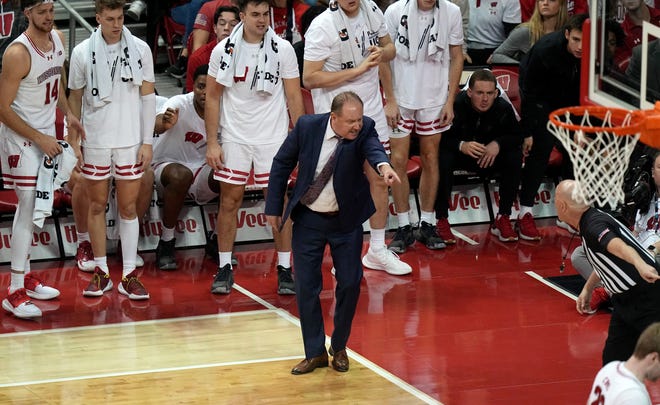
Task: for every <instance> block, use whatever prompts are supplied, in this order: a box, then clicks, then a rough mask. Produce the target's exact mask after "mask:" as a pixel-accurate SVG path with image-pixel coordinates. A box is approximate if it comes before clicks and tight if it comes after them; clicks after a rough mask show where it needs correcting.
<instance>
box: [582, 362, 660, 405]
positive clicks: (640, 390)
mask: <svg viewBox="0 0 660 405" xmlns="http://www.w3.org/2000/svg"><path fill="white" fill-rule="evenodd" d="M591 404H594V405H627V404H635V405H651V398H650V397H649V394H648V392H647V391H646V386H644V384H643V383H642V382H641V381H639V380H638V379H637V377H635V375H634V374H633V373H632V372H630V370H628V369H627V368H626V367H625V365H624V363H623V362H622V361H613V362H611V363H608V364H606V365H605V367H603V368H602V369H601V370H600V371H599V372H598V374H597V375H596V378H595V379H594V384H593V386H592V387H591V393H590V394H589V399H588V400H587V405H591Z"/></svg>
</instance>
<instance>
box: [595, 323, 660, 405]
mask: <svg viewBox="0 0 660 405" xmlns="http://www.w3.org/2000/svg"><path fill="white" fill-rule="evenodd" d="M658 378H660V323H658V322H656V323H653V324H651V325H649V326H648V327H647V328H646V329H644V331H643V332H642V334H641V335H640V336H639V339H638V340H637V344H636V345H635V350H634V352H633V353H632V356H630V357H629V358H628V359H627V360H625V361H613V362H611V363H608V364H606V365H605V366H604V367H603V368H602V369H601V370H600V371H599V372H598V374H597V375H596V378H594V383H593V386H592V387H591V393H590V395H589V399H588V400H587V404H631V405H632V404H636V405H651V397H650V396H649V393H648V391H647V389H646V386H645V385H644V382H645V381H647V380H648V381H649V382H656V381H657V380H658Z"/></svg>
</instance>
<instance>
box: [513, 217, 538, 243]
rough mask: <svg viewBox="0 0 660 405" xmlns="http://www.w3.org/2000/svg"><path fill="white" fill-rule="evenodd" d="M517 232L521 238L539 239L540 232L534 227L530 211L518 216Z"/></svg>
mask: <svg viewBox="0 0 660 405" xmlns="http://www.w3.org/2000/svg"><path fill="white" fill-rule="evenodd" d="M516 225H517V226H518V234H519V235H520V237H521V238H522V239H525V240H541V233H540V232H539V230H538V229H536V224H535V223H534V216H533V215H532V214H530V213H527V214H525V215H523V216H522V218H521V217H518V222H517V224H516Z"/></svg>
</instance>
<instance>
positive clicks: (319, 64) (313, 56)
mask: <svg viewBox="0 0 660 405" xmlns="http://www.w3.org/2000/svg"><path fill="white" fill-rule="evenodd" d="M371 4H372V3H371V2H369V1H367V0H360V1H357V2H352V1H350V0H333V1H331V2H330V5H329V8H328V9H327V10H326V11H324V12H323V13H321V14H320V15H319V16H318V17H316V18H315V19H314V21H312V24H311V25H310V27H309V29H308V30H307V33H306V35H305V63H304V65H305V67H304V69H303V73H304V76H303V82H304V84H305V87H306V88H308V89H311V92H312V98H313V100H314V112H316V113H317V114H319V113H325V112H328V111H330V105H331V102H332V99H333V98H334V97H335V96H336V95H337V94H339V93H342V92H344V91H354V92H355V93H357V94H358V96H359V97H360V99H362V100H363V101H364V114H365V115H366V116H368V117H371V118H372V119H374V121H376V131H377V132H378V136H379V138H380V141H381V142H382V143H383V145H384V146H385V150H388V149H389V133H390V127H389V125H388V124H387V118H386V117H385V112H384V110H383V102H382V98H381V93H380V85H379V80H378V71H379V69H378V66H379V64H380V63H381V62H389V61H390V60H392V58H394V56H395V52H396V50H395V47H394V43H393V42H392V39H391V37H390V35H389V33H388V32H387V26H386V25H385V19H384V17H383V14H382V12H381V11H380V9H378V8H376V9H373V8H372V7H371ZM352 22H355V24H353V23H352ZM390 84H391V83H390ZM387 91H388V92H389V91H391V86H390V89H387ZM386 94H387V93H386ZM364 170H365V172H366V173H367V177H368V178H369V182H370V184H371V196H372V198H373V200H374V203H375V205H376V213H375V214H374V215H372V216H371V218H370V219H369V224H370V227H371V231H370V232H371V240H370V246H369V250H368V251H367V254H366V255H365V256H364V257H363V258H362V264H364V266H366V267H368V268H370V269H375V270H384V271H386V272H387V273H390V274H395V275H403V274H409V273H411V272H412V268H411V267H410V266H409V265H408V264H406V263H404V262H402V261H401V260H400V259H399V258H398V256H397V255H396V253H394V252H391V251H389V250H387V246H386V245H385V226H386V225H387V214H388V210H387V208H388V204H389V197H388V193H389V192H388V187H387V185H386V184H384V183H383V181H382V179H381V178H380V176H379V175H378V173H376V171H375V170H374V169H373V168H371V167H369V166H368V165H365V168H364Z"/></svg>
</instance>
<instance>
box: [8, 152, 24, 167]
mask: <svg viewBox="0 0 660 405" xmlns="http://www.w3.org/2000/svg"><path fill="white" fill-rule="evenodd" d="M20 159H21V155H11V156H8V157H7V161H8V162H9V168H11V169H15V168H17V167H18V161H19V160H20Z"/></svg>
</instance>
